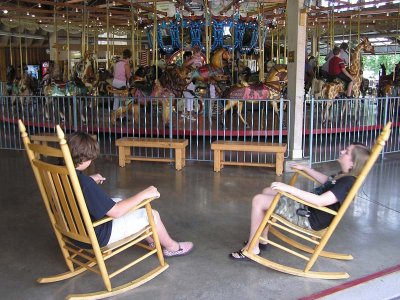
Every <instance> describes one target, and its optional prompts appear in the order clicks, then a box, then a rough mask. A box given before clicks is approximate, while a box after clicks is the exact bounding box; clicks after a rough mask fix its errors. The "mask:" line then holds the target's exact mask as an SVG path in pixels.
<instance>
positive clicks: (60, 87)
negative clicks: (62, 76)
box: [43, 73, 88, 122]
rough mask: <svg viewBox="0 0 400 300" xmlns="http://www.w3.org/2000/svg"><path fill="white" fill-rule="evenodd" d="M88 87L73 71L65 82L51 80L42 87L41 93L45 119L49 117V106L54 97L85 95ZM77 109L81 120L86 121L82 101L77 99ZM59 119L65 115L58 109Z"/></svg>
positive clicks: (52, 102) (62, 118)
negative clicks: (43, 98)
mask: <svg viewBox="0 0 400 300" xmlns="http://www.w3.org/2000/svg"><path fill="white" fill-rule="evenodd" d="M87 94H88V89H87V87H86V85H85V84H84V83H83V81H82V80H81V79H80V78H79V77H78V75H77V74H76V73H75V74H74V75H73V76H72V78H71V80H69V81H67V82H57V81H55V80H51V81H50V83H49V84H46V85H45V86H44V87H43V95H44V97H45V105H44V112H45V117H46V119H49V118H50V113H49V111H50V110H49V108H50V105H53V104H54V97H72V96H86V95H87ZM79 111H80V116H81V120H82V122H86V118H85V116H84V115H83V103H82V102H81V101H79ZM58 114H59V116H60V118H61V120H64V119H65V115H64V113H63V112H62V111H61V110H58Z"/></svg>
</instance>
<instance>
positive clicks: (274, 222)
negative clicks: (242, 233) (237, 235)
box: [243, 122, 391, 279]
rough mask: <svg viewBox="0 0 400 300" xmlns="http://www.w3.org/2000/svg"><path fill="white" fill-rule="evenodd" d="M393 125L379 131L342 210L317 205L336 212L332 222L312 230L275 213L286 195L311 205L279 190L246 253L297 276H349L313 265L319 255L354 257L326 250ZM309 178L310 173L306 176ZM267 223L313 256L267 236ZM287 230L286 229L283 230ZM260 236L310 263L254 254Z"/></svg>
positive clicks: (328, 277) (322, 208)
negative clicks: (298, 263) (296, 265)
mask: <svg viewBox="0 0 400 300" xmlns="http://www.w3.org/2000/svg"><path fill="white" fill-rule="evenodd" d="M390 127H391V123H390V122H389V123H388V124H386V126H385V127H384V129H383V130H382V132H381V134H380V135H379V137H378V139H377V141H376V143H375V145H374V147H373V148H372V151H371V155H370V157H369V159H368V160H367V162H366V164H365V165H364V167H363V169H362V171H361V173H360V175H359V176H358V177H357V178H356V180H355V182H354V184H353V186H352V187H351V189H350V191H349V193H348V195H347V196H346V198H345V200H344V201H343V203H342V205H341V206H340V208H339V210H338V211H337V212H336V211H332V210H330V209H327V208H324V207H317V206H313V207H314V208H316V209H319V210H322V211H325V212H327V213H330V214H332V215H334V218H333V220H332V222H331V224H330V225H329V226H328V227H327V228H325V229H323V230H321V231H312V230H307V229H304V228H301V227H299V226H296V225H294V224H292V223H290V222H289V221H287V220H286V219H283V218H281V217H280V216H279V215H277V214H275V212H274V211H275V209H276V206H277V204H278V202H279V201H280V198H281V196H282V195H284V196H286V197H288V198H290V199H291V200H293V201H296V202H300V203H302V204H306V205H308V206H312V205H310V203H308V202H306V201H302V200H300V199H298V198H297V197H294V196H293V195H291V194H289V193H285V192H279V193H278V194H277V195H276V196H275V198H274V199H273V201H272V203H271V206H270V208H269V209H268V211H267V212H266V214H265V216H264V219H263V221H262V222H261V224H260V226H259V228H258V229H257V232H256V234H255V236H254V238H253V239H252V241H251V242H250V245H249V248H248V249H246V250H245V251H244V252H243V253H244V255H246V256H247V257H249V258H251V259H252V260H254V261H256V262H258V263H259V264H261V265H264V266H266V267H269V268H272V269H274V270H277V271H280V272H284V273H288V274H292V275H296V276H304V277H312V278H322V279H343V278H348V277H349V274H348V273H346V272H315V271H311V268H312V267H313V266H314V264H315V262H316V260H317V259H318V257H319V256H324V257H327V258H334V259H342V260H350V259H353V257H352V256H351V255H349V254H340V253H333V252H327V251H323V250H324V248H325V246H326V244H327V243H328V241H329V239H330V237H331V235H332V234H333V232H334V231H335V229H336V227H337V225H338V224H339V222H340V221H341V219H342V217H343V215H344V214H345V212H346V210H347V208H348V207H349V205H350V204H351V203H352V201H353V199H354V197H355V196H356V194H357V192H358V190H359V189H360V187H361V185H362V184H363V183H364V180H365V178H366V177H367V175H368V173H369V172H370V170H371V168H372V167H373V165H374V163H375V161H376V160H377V158H378V156H379V155H380V153H381V151H382V149H383V147H384V146H385V144H386V141H387V140H388V138H389V136H390ZM299 174H300V175H302V174H304V172H301V171H297V172H296V173H295V174H294V176H293V177H292V179H291V181H290V184H291V185H294V184H295V183H296V180H297V178H298V176H299ZM306 177H307V178H308V176H306ZM266 226H269V232H270V233H271V234H274V235H275V236H276V237H277V238H278V239H280V240H281V241H283V242H284V243H286V244H289V245H290V246H292V247H294V248H295V249H299V250H301V251H304V252H306V253H309V254H311V256H306V255H304V254H303V253H299V252H297V251H296V250H293V249H292V248H288V247H287V246H286V245H284V244H281V243H279V242H276V241H272V240H270V239H269V238H268V239H267V238H263V237H262V233H263V231H264V229H265V228H266ZM283 232H285V233H283ZM290 235H292V236H293V235H294V236H295V237H296V238H301V239H303V240H304V241H306V242H309V243H311V246H309V245H305V244H303V243H300V242H299V241H298V240H294V239H292V238H291V237H290ZM259 240H261V241H264V242H268V244H270V245H272V246H276V247H277V248H279V249H280V250H284V251H285V252H288V253H290V254H292V255H295V256H296V257H299V258H302V259H304V260H306V261H307V264H306V266H305V267H304V269H298V268H293V267H289V266H287V265H284V264H281V263H277V262H274V261H272V260H270V259H267V258H264V257H261V256H259V255H255V254H253V251H252V249H253V248H254V246H255V245H256V243H258V242H259Z"/></svg>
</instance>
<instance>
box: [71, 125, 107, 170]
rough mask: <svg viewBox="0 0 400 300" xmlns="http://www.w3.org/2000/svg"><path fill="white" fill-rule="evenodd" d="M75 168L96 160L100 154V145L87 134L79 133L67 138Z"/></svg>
mask: <svg viewBox="0 0 400 300" xmlns="http://www.w3.org/2000/svg"><path fill="white" fill-rule="evenodd" d="M67 143H68V147H69V150H70V152H71V156H72V161H73V162H74V166H75V167H77V166H78V165H79V164H81V163H83V162H85V161H88V160H94V159H96V158H97V157H98V156H99V154H100V147H99V143H98V142H97V141H96V140H95V139H94V138H93V137H92V136H91V135H89V134H87V133H86V132H81V131H77V132H74V133H71V134H70V135H69V136H68V138H67Z"/></svg>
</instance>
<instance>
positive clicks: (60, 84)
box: [52, 80, 68, 89]
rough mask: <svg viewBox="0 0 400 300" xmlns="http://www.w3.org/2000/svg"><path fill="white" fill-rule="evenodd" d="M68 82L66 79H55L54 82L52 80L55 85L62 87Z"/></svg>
mask: <svg viewBox="0 0 400 300" xmlns="http://www.w3.org/2000/svg"><path fill="white" fill-rule="evenodd" d="M67 83H68V82H64V81H61V80H53V82H52V84H53V85H55V86H57V87H58V88H60V89H63V88H65V87H66V86H67Z"/></svg>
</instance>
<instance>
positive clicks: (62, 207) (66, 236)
mask: <svg viewBox="0 0 400 300" xmlns="http://www.w3.org/2000/svg"><path fill="white" fill-rule="evenodd" d="M19 128H20V132H21V137H22V140H23V143H24V146H25V149H26V152H27V155H28V158H29V161H30V163H31V166H32V169H33V172H34V175H35V178H36V181H37V184H38V186H39V190H40V193H41V195H42V198H43V201H44V204H45V206H46V210H47V213H48V215H49V218H50V221H51V224H52V226H53V229H54V232H55V235H56V237H57V241H58V243H59V245H60V249H61V252H62V254H63V256H64V259H65V262H66V264H67V267H68V269H69V271H68V272H65V273H62V274H59V275H55V276H51V277H46V278H39V279H38V282H39V283H49V282H56V281H61V280H64V279H68V278H71V277H74V276H75V275H78V274H80V273H82V272H84V271H86V270H90V271H93V272H94V273H97V274H98V275H100V276H101V277H102V279H103V282H104V285H105V288H106V289H105V290H102V291H99V292H93V293H88V294H72V295H69V296H68V297H67V299H78V298H79V299H101V298H105V297H111V296H114V295H118V294H121V293H124V292H126V291H129V290H131V289H133V288H136V287H138V286H140V285H142V284H143V283H145V282H147V281H149V280H151V279H152V278H154V277H156V276H157V275H159V274H160V273H162V272H163V271H165V270H166V269H167V268H168V264H167V263H165V261H164V257H163V252H162V250H161V246H160V242H159V238H158V235H157V232H156V229H155V223H154V219H153V215H152V209H151V205H150V203H151V202H152V201H153V200H154V199H155V198H151V199H147V200H144V201H143V202H142V203H140V204H139V205H138V206H137V207H135V208H134V209H135V210H136V209H138V208H142V207H144V208H145V209H146V212H147V216H148V220H149V225H148V226H146V227H145V228H143V229H142V230H140V231H139V232H137V233H136V234H134V235H132V236H130V237H127V238H125V239H123V240H120V241H118V242H115V243H112V244H110V245H107V246H104V247H100V246H99V243H98V240H97V237H96V234H95V231H94V228H95V227H96V226H98V225H100V224H103V223H105V222H111V221H112V218H109V217H106V218H103V219H101V220H98V221H96V222H92V221H91V218H90V215H89V212H88V209H87V207H86V202H85V200H84V197H83V194H82V190H81V187H80V184H79V181H78V177H77V174H76V171H75V167H74V164H73V162H72V158H71V154H70V151H69V148H68V145H67V144H66V140H65V138H64V133H63V131H62V130H61V128H60V126H58V125H57V135H58V138H59V143H60V148H61V149H60V148H53V147H49V146H46V145H40V144H32V143H31V142H30V140H29V137H28V134H27V132H26V128H25V126H24V124H23V123H22V121H21V120H19ZM62 159H63V160H64V163H65V165H60V164H59V161H60V160H62ZM52 161H55V162H56V163H52ZM149 236H152V238H153V240H154V243H155V246H156V247H155V249H153V248H151V247H149V246H148V245H147V243H143V240H144V239H145V238H146V237H149ZM76 242H81V243H86V244H89V245H90V247H91V248H90V249H86V248H81V247H79V246H77V245H76ZM135 245H136V246H140V247H141V248H143V249H144V252H145V254H143V250H139V253H137V255H136V256H135V258H134V260H133V261H131V262H128V263H127V264H125V265H124V266H122V267H121V268H119V269H117V270H115V271H114V272H112V273H110V272H109V271H108V269H107V267H106V263H105V261H106V260H107V259H109V258H111V257H113V256H114V255H116V254H119V253H121V252H122V251H124V250H126V249H130V248H131V247H132V246H135ZM153 254H157V257H158V261H159V263H158V264H157V265H156V266H155V267H154V266H153V265H154V264H153V263H151V266H152V269H151V270H150V271H148V272H147V273H146V274H144V275H142V276H141V277H139V278H136V279H134V280H132V281H129V282H127V283H125V284H123V285H120V286H118V287H112V286H111V281H110V279H111V278H113V277H114V276H116V275H118V274H120V273H121V272H123V271H125V270H127V269H128V268H130V267H132V266H134V265H136V264H137V263H139V262H141V261H143V260H145V259H146V258H149V257H151V255H153ZM133 255H134V254H133ZM138 255H140V256H139V257H138Z"/></svg>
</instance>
